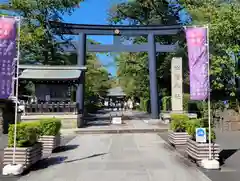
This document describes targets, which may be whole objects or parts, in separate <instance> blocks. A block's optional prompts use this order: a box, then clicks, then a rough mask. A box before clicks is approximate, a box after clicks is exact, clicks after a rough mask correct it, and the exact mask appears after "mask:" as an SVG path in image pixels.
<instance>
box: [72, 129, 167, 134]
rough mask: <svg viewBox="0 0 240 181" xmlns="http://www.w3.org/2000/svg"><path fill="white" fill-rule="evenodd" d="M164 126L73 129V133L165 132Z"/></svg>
mask: <svg viewBox="0 0 240 181" xmlns="http://www.w3.org/2000/svg"><path fill="white" fill-rule="evenodd" d="M167 131H168V129H166V128H150V129H149V128H148V129H140V128H133V129H94V130H93V129H91V130H90V129H82V130H75V131H74V133H75V134H124V133H161V132H167Z"/></svg>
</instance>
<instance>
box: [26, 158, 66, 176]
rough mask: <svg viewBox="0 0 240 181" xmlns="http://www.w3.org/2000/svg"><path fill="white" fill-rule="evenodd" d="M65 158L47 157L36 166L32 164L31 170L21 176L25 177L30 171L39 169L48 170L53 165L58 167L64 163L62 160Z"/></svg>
mask: <svg viewBox="0 0 240 181" xmlns="http://www.w3.org/2000/svg"><path fill="white" fill-rule="evenodd" d="M66 159H67V157H61V156H56V157H49V158H46V159H43V160H40V161H39V162H37V163H36V164H34V165H33V166H32V167H31V169H29V170H26V172H24V173H23V175H27V174H28V173H29V172H31V171H37V170H41V169H45V168H48V167H50V166H53V165H58V164H61V163H64V160H66Z"/></svg>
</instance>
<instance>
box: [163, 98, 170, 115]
mask: <svg viewBox="0 0 240 181" xmlns="http://www.w3.org/2000/svg"><path fill="white" fill-rule="evenodd" d="M171 103H172V100H171V96H165V97H163V98H162V110H163V111H169V110H171V109H172V104H171Z"/></svg>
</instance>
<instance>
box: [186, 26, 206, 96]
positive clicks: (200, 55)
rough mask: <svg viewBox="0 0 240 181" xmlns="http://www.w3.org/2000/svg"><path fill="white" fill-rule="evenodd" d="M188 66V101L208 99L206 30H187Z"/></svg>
mask: <svg viewBox="0 0 240 181" xmlns="http://www.w3.org/2000/svg"><path fill="white" fill-rule="evenodd" d="M186 39H187V46H188V64H189V71H190V99H191V100H205V99H206V98H207V97H208V89H209V87H208V85H209V84H208V69H207V64H208V61H209V60H208V55H207V53H208V52H207V51H208V49H207V46H208V45H207V28H187V29H186Z"/></svg>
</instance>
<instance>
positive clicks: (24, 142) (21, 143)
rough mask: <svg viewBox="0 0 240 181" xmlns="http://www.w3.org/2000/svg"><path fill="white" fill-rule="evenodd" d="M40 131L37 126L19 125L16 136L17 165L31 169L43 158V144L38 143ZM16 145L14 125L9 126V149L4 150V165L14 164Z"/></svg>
mask: <svg viewBox="0 0 240 181" xmlns="http://www.w3.org/2000/svg"><path fill="white" fill-rule="evenodd" d="M38 136H39V129H38V128H37V125H36V124H33V123H31V124H27V123H19V124H17V136H16V160H15V161H16V163H17V164H22V165H24V168H28V167H30V166H31V165H32V164H34V163H36V162H37V161H39V160H40V159H41V157H42V144H41V143H38V141H37V140H38ZM13 145H14V125H13V124H12V125H10V126H9V131H8V147H7V148H5V149H4V160H3V164H4V165H7V164H10V163H12V156H13Z"/></svg>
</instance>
